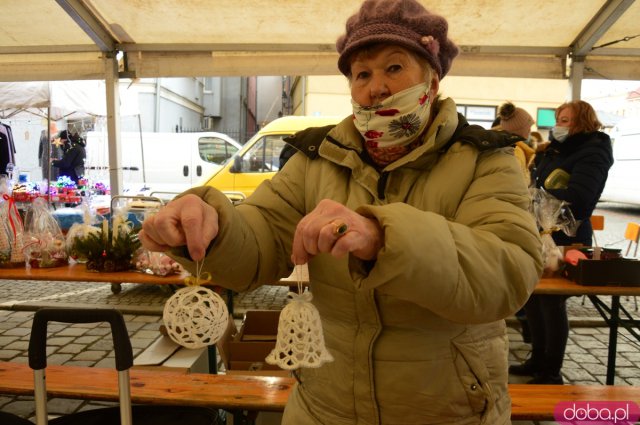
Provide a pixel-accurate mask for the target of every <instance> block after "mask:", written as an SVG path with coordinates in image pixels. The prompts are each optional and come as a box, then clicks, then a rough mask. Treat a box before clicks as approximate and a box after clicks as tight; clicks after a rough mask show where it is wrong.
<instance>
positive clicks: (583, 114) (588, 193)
mask: <svg viewBox="0 0 640 425" xmlns="http://www.w3.org/2000/svg"><path fill="white" fill-rule="evenodd" d="M555 115H556V125H555V127H553V129H552V130H551V134H550V139H551V143H550V144H549V146H548V147H547V149H546V150H545V151H544V153H543V154H538V155H537V156H536V159H535V162H534V168H533V172H532V178H533V180H534V182H535V186H536V187H538V188H543V189H544V190H545V191H547V192H549V193H550V194H551V195H553V196H555V197H556V198H558V199H561V200H563V201H567V203H568V204H569V209H570V210H571V212H572V214H573V216H574V217H575V218H576V220H579V222H580V225H579V227H578V229H577V231H576V235H575V236H567V235H566V234H564V233H563V232H561V231H557V232H554V233H553V234H552V235H551V236H552V237H553V240H554V242H555V243H556V245H559V246H562V245H573V244H581V245H587V246H590V245H591V244H592V238H593V229H592V228H591V221H590V220H589V219H590V218H591V214H592V213H593V210H594V208H595V207H596V204H597V202H598V199H600V194H601V193H602V190H603V189H604V185H605V183H606V182H607V176H608V175H609V168H611V166H612V165H613V153H612V148H611V139H610V138H609V136H608V135H607V134H606V133H603V132H601V131H599V130H600V129H601V128H602V124H601V123H600V121H599V120H598V117H597V115H596V112H595V111H594V110H593V107H592V106H591V105H590V104H589V103H587V102H585V101H582V100H575V101H573V102H568V103H563V104H562V105H560V106H559V107H558V108H557V109H556V114H555ZM566 300H567V297H565V296H562V295H534V296H532V297H531V299H530V300H529V301H528V302H527V304H526V305H525V312H526V315H527V318H528V322H529V329H530V331H531V357H530V358H529V359H528V360H527V361H526V362H524V363H523V364H521V365H514V366H512V367H511V368H510V369H509V371H510V372H511V373H512V374H514V375H522V376H532V377H533V378H532V379H531V380H530V381H528V383H530V384H547V385H548V384H562V383H563V381H564V380H563V378H562V375H561V369H562V363H563V361H564V350H565V348H566V346H567V340H568V338H569V319H568V317H567V306H566Z"/></svg>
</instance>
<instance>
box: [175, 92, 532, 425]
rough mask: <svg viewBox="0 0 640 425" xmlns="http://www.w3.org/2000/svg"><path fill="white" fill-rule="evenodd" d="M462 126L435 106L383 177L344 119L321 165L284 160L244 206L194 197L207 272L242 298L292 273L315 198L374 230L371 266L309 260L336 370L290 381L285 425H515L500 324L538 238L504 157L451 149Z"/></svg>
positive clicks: (528, 277)
mask: <svg viewBox="0 0 640 425" xmlns="http://www.w3.org/2000/svg"><path fill="white" fill-rule="evenodd" d="M458 120H459V117H458V115H457V113H456V107H455V104H454V103H453V101H451V100H448V99H445V100H442V101H441V102H440V105H439V111H438V115H437V117H436V118H435V120H434V123H433V125H432V126H431V127H430V129H429V131H428V134H427V135H426V138H425V142H424V144H423V145H421V146H420V147H418V148H417V149H415V150H414V151H412V152H411V153H409V154H408V155H406V156H405V157H404V158H402V159H400V160H398V161H397V162H395V163H393V164H391V165H389V166H387V167H386V168H385V170H383V172H382V173H379V172H377V171H376V170H375V169H374V168H372V167H371V166H370V165H367V164H365V163H364V162H363V160H362V159H361V156H360V155H359V154H360V153H361V151H362V145H361V142H360V136H359V134H358V133H357V132H356V130H355V128H354V127H353V124H352V122H351V118H350V117H349V118H347V119H345V121H343V122H342V123H340V124H339V125H338V126H337V127H335V128H334V129H333V130H331V131H330V132H329V134H328V135H327V137H326V138H325V139H324V140H323V141H322V143H321V144H320V146H319V148H317V149H316V148H315V146H316V145H315V144H308V146H305V147H304V149H307V150H308V153H309V154H310V155H311V156H312V157H314V156H317V158H315V159H311V158H309V157H308V156H306V155H302V154H296V155H294V156H293V158H291V159H290V160H289V162H288V163H287V165H286V166H285V167H284V168H283V169H282V170H281V171H280V172H279V173H278V174H277V175H276V176H275V177H274V178H273V180H272V181H269V182H265V183H264V184H263V185H262V186H260V187H259V188H258V190H257V191H256V192H255V193H254V195H252V196H251V197H250V198H248V199H247V200H246V201H245V202H243V203H242V204H241V205H239V206H236V207H233V206H232V205H231V204H230V203H229V202H228V201H227V200H226V198H225V197H224V195H222V194H221V193H220V192H218V191H217V190H215V189H213V188H197V189H194V190H192V191H191V192H192V193H196V194H198V195H200V196H201V197H202V198H203V199H205V200H206V201H207V202H209V203H210V204H212V205H214V206H216V207H217V208H218V210H219V214H220V223H221V232H220V234H219V235H218V237H217V238H216V239H215V241H214V243H213V244H212V246H211V248H210V250H209V252H208V255H207V257H206V259H205V265H204V269H205V270H207V271H209V272H211V274H212V275H213V277H214V281H215V282H216V283H218V284H220V285H223V286H226V287H229V288H233V289H235V290H237V291H244V290H248V289H252V288H255V287H257V286H259V285H261V284H268V283H270V282H274V281H276V280H278V279H280V278H282V277H285V276H287V275H289V274H290V273H291V270H292V265H291V264H290V260H289V259H290V253H291V243H292V238H293V233H294V230H295V227H296V224H297V223H298V221H299V220H300V219H301V218H302V217H303V216H304V215H305V214H306V213H308V212H310V211H311V210H312V209H313V208H314V207H315V206H316V204H317V203H318V202H319V201H320V200H322V199H324V198H330V199H333V200H335V201H338V202H341V203H343V204H345V205H346V206H348V207H350V208H352V209H355V210H357V211H358V212H360V213H362V214H364V215H367V216H369V217H373V218H375V219H376V220H378V221H379V223H380V225H381V226H382V228H383V229H384V232H385V241H384V247H383V248H382V250H381V251H380V253H379V255H378V258H377V260H376V261H375V262H374V263H370V264H365V263H363V262H361V261H359V260H357V259H355V258H344V259H336V258H333V257H331V256H330V255H325V254H322V255H318V256H316V257H314V258H313V259H312V260H311V261H310V263H309V274H310V280H311V291H312V293H313V296H314V298H313V302H314V304H315V305H316V307H317V308H318V310H319V312H320V315H321V317H322V324H323V328H324V336H325V340H326V345H327V347H328V349H329V351H330V352H331V354H332V355H333V357H334V358H335V361H334V362H332V363H328V364H325V365H324V366H322V367H320V368H319V369H304V370H301V371H299V374H298V375H299V384H298V385H297V386H296V388H295V389H294V392H293V394H292V396H291V398H290V400H289V404H288V406H287V409H286V412H285V416H284V421H283V424H286V425H306V424H324V425H352V424H358V425H374V424H376V425H377V424H384V425H391V424H397V425H409V424H459V425H467V424H469V425H471V424H490V425H499V424H509V423H510V419H509V417H510V399H509V395H508V391H507V377H508V373H507V354H508V340H507V336H506V332H505V324H504V320H503V319H504V318H505V317H507V316H509V315H511V314H513V313H514V312H515V311H516V310H518V309H519V308H520V307H521V306H522V305H523V304H524V303H525V301H526V300H527V298H528V296H529V294H530V293H531V292H532V291H533V288H534V286H535V284H536V283H537V281H538V278H539V276H540V273H541V271H542V260H541V248H540V247H541V245H540V239H539V236H538V231H537V229H536V224H535V222H534V219H533V218H532V216H531V215H530V214H529V213H528V212H527V207H528V204H529V197H528V192H527V188H526V187H525V184H524V182H523V179H522V177H521V171H520V168H519V166H518V163H517V161H516V160H515V158H514V156H513V152H512V150H513V149H512V148H501V149H488V150H484V151H480V150H479V149H478V148H477V147H476V146H474V145H473V144H469V143H453V144H450V143H449V139H450V138H451V136H452V134H453V133H454V130H455V129H456V126H457V125H458ZM304 142H305V141H304V140H303V143H302V145H305V143H304ZM479 144H480V145H484V144H486V143H485V142H484V141H480V143H479ZM447 145H448V146H447ZM177 252H178V251H176V253H177ZM181 260H182V262H185V264H186V265H187V268H188V269H189V268H190V269H191V270H193V264H192V263H191V264H190V263H189V262H188V261H187V260H186V259H185V258H184V257H183V258H182V259H181Z"/></svg>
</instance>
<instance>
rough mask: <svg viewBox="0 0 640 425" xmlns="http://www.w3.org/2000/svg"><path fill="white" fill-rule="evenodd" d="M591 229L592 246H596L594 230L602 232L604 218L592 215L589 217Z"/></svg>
mask: <svg viewBox="0 0 640 425" xmlns="http://www.w3.org/2000/svg"><path fill="white" fill-rule="evenodd" d="M591 228H592V229H593V230H594V232H593V244H594V246H599V245H598V240H597V239H596V233H595V230H604V216H603V215H592V216H591Z"/></svg>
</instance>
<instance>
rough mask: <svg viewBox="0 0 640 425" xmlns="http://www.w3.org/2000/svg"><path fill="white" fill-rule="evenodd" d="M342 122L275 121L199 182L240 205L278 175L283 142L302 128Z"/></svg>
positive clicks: (334, 119) (293, 118) (314, 119)
mask: <svg viewBox="0 0 640 425" xmlns="http://www.w3.org/2000/svg"><path fill="white" fill-rule="evenodd" d="M343 119H344V117H307V116H288V117H282V118H278V119H276V120H274V121H272V122H270V123H269V124H267V125H266V126H264V127H263V128H262V129H261V130H260V131H258V132H257V133H256V135H255V136H253V137H252V138H251V139H250V140H249V141H248V142H247V143H245V145H244V146H243V147H242V148H241V149H240V150H239V151H238V152H237V153H236V154H235V155H234V156H233V157H232V158H231V159H230V160H229V161H227V163H226V164H225V165H224V166H223V167H222V168H221V169H220V170H218V171H215V172H214V173H213V174H212V175H211V176H210V177H209V178H208V179H206V180H204V181H202V185H206V186H213V187H215V188H216V189H219V190H221V191H222V192H224V193H225V194H226V195H227V196H228V197H229V199H230V200H231V201H233V202H238V201H241V200H243V199H245V198H246V197H247V196H249V195H251V194H252V193H253V191H254V190H255V189H256V187H258V185H259V184H260V183H262V182H263V181H264V180H267V179H270V178H271V177H273V176H274V175H275V173H276V172H277V171H278V169H279V168H280V152H281V151H282V149H283V148H284V147H285V145H286V142H285V141H284V140H283V139H284V138H285V137H287V136H290V135H292V134H294V133H296V132H298V131H301V130H304V129H305V128H309V127H323V126H326V125H330V124H337V123H339V122H340V121H342V120H343Z"/></svg>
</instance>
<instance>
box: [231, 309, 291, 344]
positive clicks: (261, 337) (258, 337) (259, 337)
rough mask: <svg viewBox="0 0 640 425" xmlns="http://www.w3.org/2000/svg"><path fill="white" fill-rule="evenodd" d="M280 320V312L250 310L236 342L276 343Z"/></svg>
mask: <svg viewBox="0 0 640 425" xmlns="http://www.w3.org/2000/svg"><path fill="white" fill-rule="evenodd" d="M279 320H280V310H249V311H247V312H246V313H245V315H244V320H243V322H242V327H241V328H240V332H239V334H238V338H237V339H236V341H243V342H244V341H275V340H276V338H277V336H278V321H279Z"/></svg>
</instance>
